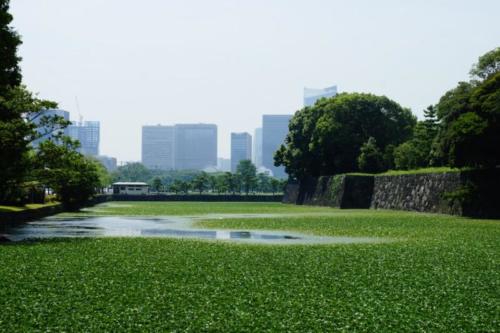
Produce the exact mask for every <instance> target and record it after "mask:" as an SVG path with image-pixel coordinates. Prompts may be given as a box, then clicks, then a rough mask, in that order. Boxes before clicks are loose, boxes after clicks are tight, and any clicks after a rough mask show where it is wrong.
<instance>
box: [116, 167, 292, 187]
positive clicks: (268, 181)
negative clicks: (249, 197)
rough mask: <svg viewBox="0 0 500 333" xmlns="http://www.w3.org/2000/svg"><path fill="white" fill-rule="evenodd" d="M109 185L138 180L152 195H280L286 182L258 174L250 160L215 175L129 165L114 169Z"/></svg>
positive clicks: (264, 174) (265, 174)
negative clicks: (160, 193)
mask: <svg viewBox="0 0 500 333" xmlns="http://www.w3.org/2000/svg"><path fill="white" fill-rule="evenodd" d="M111 177H112V180H113V182H118V181H141V182H146V183H148V184H149V185H150V189H151V190H152V191H154V192H170V193H175V194H189V193H198V194H202V193H214V194H236V193H238V194H241V193H244V194H252V193H272V194H275V193H280V192H282V191H283V188H284V186H285V183H286V181H283V180H280V179H277V178H274V177H271V176H269V175H268V174H267V173H258V172H257V168H256V167H255V165H253V164H252V162H251V161H250V160H242V161H240V163H239V164H238V166H237V169H236V172H235V173H231V172H215V173H207V172H204V171H193V170H150V169H147V168H146V167H145V166H144V165H143V164H141V163H129V164H126V165H123V166H120V167H118V169H117V170H116V171H115V172H113V173H112V174H111Z"/></svg>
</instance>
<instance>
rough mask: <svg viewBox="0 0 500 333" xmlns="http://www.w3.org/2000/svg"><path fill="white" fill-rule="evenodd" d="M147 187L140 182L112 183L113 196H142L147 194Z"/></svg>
mask: <svg viewBox="0 0 500 333" xmlns="http://www.w3.org/2000/svg"><path fill="white" fill-rule="evenodd" d="M148 192H149V185H148V184H146V183H142V182H117V183H113V194H129V195H142V194H148Z"/></svg>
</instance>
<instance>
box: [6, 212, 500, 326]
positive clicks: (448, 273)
mask: <svg viewBox="0 0 500 333" xmlns="http://www.w3.org/2000/svg"><path fill="white" fill-rule="evenodd" d="M295 212H296V213H300V214H310V216H303V215H300V216H299V215H297V216H296V217H292V218H290V217H279V216H277V217H274V218H252V219H250V218H243V219H236V218H233V219H227V220H213V219H212V220H210V219H208V220H206V221H203V222H201V225H203V226H205V227H213V228H215V227H216V228H232V229H283V230H298V231H301V232H307V233H313V234H320V235H356V236H357V235H363V236H384V237H390V238H392V239H393V241H392V242H387V243H381V244H370V245H366V244H364V245H363V244H351V245H315V246H313V245H308V246H270V245H266V246H261V245H244V244H233V243H227V242H208V241H196V240H175V239H146V238H101V239H80V240H52V241H50V240H49V241H43V242H26V243H19V244H13V245H4V246H0V258H2V263H3V264H2V265H0V276H1V277H2V278H1V279H0V308H1V309H2V311H0V331H6V332H14V331H36V330H40V331H46V330H53V331H192V332H200V331H229V332H234V331H239V332H242V331H243V332H244V331H257V332H261V331H296V332H305V331H314V332H321V331H334V330H338V331H349V332H350V331H365V332H380V331H395V332H401V331H447V332H460V331H462V332H470V331H476V332H477V331H482V332H494V331H498V329H499V328H500V321H499V313H500V296H499V295H500V261H499V259H498V258H499V257H500V242H499V241H498V240H499V239H500V221H486V220H482V221H477V220H470V219H464V218H457V217H451V216H442V215H432V214H418V213H410V212H386V211H363V210H352V211H340V210H335V209H330V208H314V207H297V206H290V205H280V204H267V203H266V204H255V203H226V204H222V203H221V204H219V203H217V204H215V205H214V204H213V203H206V205H205V204H199V203H130V202H127V204H126V205H125V204H122V203H110V204H105V205H99V206H97V207H96V208H93V209H92V212H87V213H85V214H90V213H92V214H115V215H116V214H124V215H154V214H153V213H155V214H157V215H199V214H206V213H214V214H220V213H232V214H234V213H277V214H279V213H295ZM317 213H320V214H321V215H318V214H317Z"/></svg>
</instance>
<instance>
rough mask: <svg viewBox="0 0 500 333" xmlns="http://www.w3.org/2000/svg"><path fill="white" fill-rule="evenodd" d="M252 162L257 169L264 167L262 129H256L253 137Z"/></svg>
mask: <svg viewBox="0 0 500 333" xmlns="http://www.w3.org/2000/svg"><path fill="white" fill-rule="evenodd" d="M252 154H253V156H252V162H253V164H255V166H256V167H257V168H259V167H261V166H262V127H259V128H256V129H255V132H254V135H253V150H252Z"/></svg>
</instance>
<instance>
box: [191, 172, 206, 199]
mask: <svg viewBox="0 0 500 333" xmlns="http://www.w3.org/2000/svg"><path fill="white" fill-rule="evenodd" d="M207 184H208V175H207V173H206V172H201V173H200V174H199V175H197V176H196V177H194V179H193V180H192V182H191V187H192V188H193V189H194V190H197V191H198V192H200V194H202V193H203V191H204V190H205V189H206V188H207Z"/></svg>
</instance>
